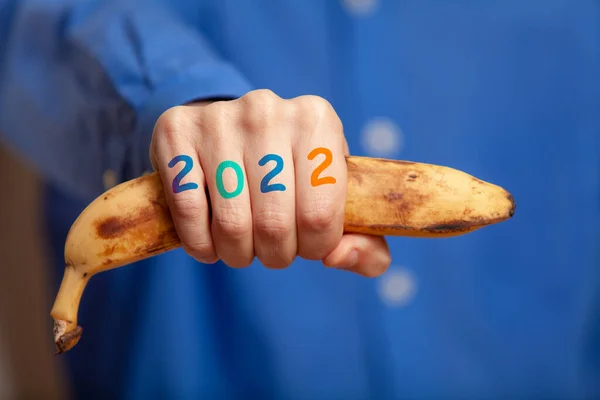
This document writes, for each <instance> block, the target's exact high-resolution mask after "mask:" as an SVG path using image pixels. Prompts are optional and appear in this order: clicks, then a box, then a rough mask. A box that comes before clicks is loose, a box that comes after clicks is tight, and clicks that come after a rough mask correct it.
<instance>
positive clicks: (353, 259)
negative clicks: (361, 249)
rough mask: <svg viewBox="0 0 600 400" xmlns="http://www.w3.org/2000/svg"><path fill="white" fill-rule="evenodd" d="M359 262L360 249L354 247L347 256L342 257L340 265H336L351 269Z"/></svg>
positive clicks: (340, 267)
mask: <svg viewBox="0 0 600 400" xmlns="http://www.w3.org/2000/svg"><path fill="white" fill-rule="evenodd" d="M356 264H358V250H356V249H352V250H351V251H350V253H348V255H346V257H344V258H343V259H342V261H341V262H340V263H339V265H336V268H339V269H350V268H354V267H355V266H356Z"/></svg>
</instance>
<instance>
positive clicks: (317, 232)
mask: <svg viewBox="0 0 600 400" xmlns="http://www.w3.org/2000/svg"><path fill="white" fill-rule="evenodd" d="M298 99H299V100H300V101H299V103H298V113H299V115H309V116H312V117H313V118H314V121H310V120H308V121H307V120H302V119H301V120H300V122H299V124H300V126H301V127H302V126H304V127H306V128H307V129H308V130H309V131H308V132H303V131H300V132H298V135H297V137H296V143H295V146H294V166H295V177H296V219H297V227H298V254H299V255H300V256H301V257H303V258H306V259H312V260H321V259H323V258H324V257H325V256H326V255H327V254H329V253H330V252H331V251H332V250H333V249H334V248H335V247H336V246H337V245H338V243H339V241H340V239H341V237H342V233H343V223H344V208H345V203H346V190H347V168H346V160H345V157H344V152H345V146H344V136H343V132H342V126H341V122H340V121H339V118H337V115H335V112H334V111H333V109H332V108H331V106H330V105H329V103H327V102H325V100H315V99H318V98H314V97H312V96H304V97H303V98H298ZM300 139H301V140H300Z"/></svg>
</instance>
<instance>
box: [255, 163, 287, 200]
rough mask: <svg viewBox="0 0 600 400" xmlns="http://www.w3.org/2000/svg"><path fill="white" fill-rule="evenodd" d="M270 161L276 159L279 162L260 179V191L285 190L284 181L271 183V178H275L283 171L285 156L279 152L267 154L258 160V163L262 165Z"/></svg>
mask: <svg viewBox="0 0 600 400" xmlns="http://www.w3.org/2000/svg"><path fill="white" fill-rule="evenodd" d="M269 161H275V162H276V163H277V164H276V165H275V168H273V169H272V170H271V171H270V172H269V173H268V174H267V175H265V176H264V178H262V181H260V191H261V192H263V193H269V192H274V191H280V192H284V191H285V189H286V188H285V185H284V184H282V183H272V184H270V185H269V182H270V181H271V179H273V178H275V177H276V176H277V175H278V174H279V173H281V171H283V158H281V156H278V155H277V154H267V155H266V156H264V157H263V158H261V159H260V160H259V161H258V165H260V166H261V167H263V166H265V165H266V164H267V163H268V162H269Z"/></svg>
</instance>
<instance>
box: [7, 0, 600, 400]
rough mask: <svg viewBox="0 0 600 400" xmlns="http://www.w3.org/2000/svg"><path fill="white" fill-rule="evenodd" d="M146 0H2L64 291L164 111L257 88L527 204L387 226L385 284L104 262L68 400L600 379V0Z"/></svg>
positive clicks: (11, 140) (254, 269)
mask: <svg viewBox="0 0 600 400" xmlns="http://www.w3.org/2000/svg"><path fill="white" fill-rule="evenodd" d="M138 3H139V2H136V1H129V0H127V1H121V0H115V1H108V0H105V1H82V0H78V1H75V0H72V1H71V0H53V1H49V0H27V1H25V0H22V1H14V0H8V1H7V0H4V1H0V132H2V140H3V141H4V142H5V143H7V144H8V145H9V146H10V147H11V148H13V149H15V150H16V151H17V152H19V154H21V155H22V156H23V157H24V158H26V159H27V160H28V161H29V162H30V163H31V165H33V166H34V167H35V168H36V169H37V171H39V172H40V173H41V174H43V176H44V177H45V180H46V185H47V192H46V197H45V199H46V201H45V206H46V208H45V215H46V217H47V218H46V227H47V232H48V237H49V238H50V240H51V245H52V246H51V248H52V249H53V251H54V266H55V267H56V272H57V274H56V275H57V281H56V286H55V288H56V289H58V279H59V278H60V276H61V275H60V273H61V270H62V266H63V259H62V254H63V253H62V251H63V246H64V240H65V237H66V233H67V231H68V229H69V227H70V225H71V223H72V222H73V221H74V219H75V218H76V217H77V215H78V213H79V212H80V211H81V210H82V209H83V207H85V205H86V204H87V203H88V202H89V201H91V200H92V199H93V198H94V197H95V196H97V195H99V194H100V193H101V192H102V191H103V190H104V189H105V186H103V177H106V176H110V175H111V174H113V175H114V176H115V177H116V181H117V182H121V181H124V180H126V179H131V178H134V177H136V176H139V175H141V174H142V173H143V172H144V171H147V170H150V164H149V160H148V146H149V141H150V138H151V134H152V128H153V124H154V122H155V121H156V118H158V116H159V115H160V114H161V113H162V112H163V111H165V110H166V109H167V108H169V107H171V106H174V105H178V104H182V103H185V102H188V101H191V100H195V99H204V98H235V97H238V96H241V95H243V94H244V93H246V92H248V91H249V90H252V89H255V88H269V89H272V90H273V91H275V92H276V93H277V94H279V95H280V96H282V97H293V96H298V95H302V94H316V95H320V96H323V97H325V98H326V99H328V100H329V101H330V102H331V103H332V104H333V106H334V107H335V109H336V110H337V112H338V114H339V116H340V118H341V119H342V121H343V123H344V128H345V134H346V136H347V138H348V141H349V145H350V150H351V153H352V154H355V155H366V156H375V157H386V158H394V159H406V160H413V161H422V162H430V163H435V164H442V165H448V166H452V167H455V168H458V169H461V170H464V171H467V172H469V173H471V174H473V175H475V176H477V177H479V178H481V179H484V180H486V181H490V182H493V183H496V184H499V185H501V186H503V187H505V188H506V189H507V190H509V191H510V192H511V193H512V194H513V195H514V196H515V198H516V201H517V205H518V207H517V213H516V215H515V217H514V218H513V219H512V220H510V221H508V222H505V223H502V224H499V225H495V226H491V227H488V228H485V229H482V230H480V231H477V232H474V233H471V234H468V235H465V236H461V237H457V238H451V239H440V240H427V239H411V238H390V239H389V243H390V248H391V251H392V257H393V263H392V266H391V268H390V270H389V271H388V272H387V273H386V274H385V275H383V276H382V277H380V278H377V279H365V278H361V277H358V276H354V275H351V274H347V273H344V272H340V271H332V270H328V269H326V268H324V267H323V266H322V265H321V264H320V263H318V262H310V261H305V260H297V261H296V262H295V263H294V264H293V265H292V267H290V268H288V269H287V270H285V271H271V270H267V269H265V268H263V267H262V266H261V265H260V264H259V263H258V262H255V263H254V264H253V265H252V266H251V267H250V268H247V269H243V270H232V269H230V268H227V267H226V266H224V265H223V264H220V263H218V264H215V265H199V264H198V263H196V262H195V261H193V260H192V259H191V258H189V257H188V256H186V255H185V253H184V252H183V251H181V250H177V251H173V252H170V253H167V254H164V255H161V256H159V257H155V258H152V259H149V260H146V261H143V262H139V263H137V264H134V265H132V266H127V267H124V268H121V269H118V270H114V271H109V272H105V273H102V274H100V275H98V276H96V277H94V278H93V279H92V281H91V283H90V285H89V286H88V288H87V289H86V292H85V293H84V296H83V300H82V306H81V309H80V324H81V325H82V326H83V328H84V335H83V338H82V340H81V342H80V343H79V345H78V346H77V347H76V348H75V349H73V350H72V351H71V352H69V353H67V354H65V355H64V356H62V360H64V361H65V362H67V364H68V366H69V368H70V369H69V371H70V372H71V377H72V378H73V383H74V386H75V390H76V394H78V395H79V396H81V398H96V397H101V398H127V399H149V398H178V399H180V398H181V399H182V398H199V397H202V398H210V399H234V398H235V399H237V398H249V396H256V398H261V399H283V398H285V399H399V398H440V397H443V398H458V397H460V398H464V397H472V398H484V397H485V398H498V399H500V398H508V397H519V398H524V397H529V398H532V397H535V398H540V397H545V398H548V397H553V398H557V397H558V398H583V397H587V398H591V397H597V396H600V260H599V252H598V246H599V244H600V225H599V222H600V220H599V215H600V193H599V182H600V176H599V172H600V136H599V128H600V119H599V118H598V117H599V110H600V108H599V106H600V104H599V101H598V100H599V96H598V95H599V88H600V87H599V83H600V82H599V80H598V74H599V68H598V67H599V59H598V55H599V50H600V49H599V42H598V38H599V37H600V36H599V35H598V21H597V15H598V3H597V2H595V1H591V0H590V1H585V0H581V1H577V2H574V1H570V0H532V1H527V2H524V1H520V0H504V1H486V2H483V1H460V2H458V1H456V2H442V1H419V2H417V1H414V2H409V1H399V0H352V1H351V0H328V1H323V0H286V1H278V0H261V1H252V2H250V1H242V0H226V1H225V0H212V1H211V0H180V1H168V0H164V1H158V0H157V1H146V2H144V3H143V4H138ZM107 171H108V172H110V174H108V175H107V174H106V172H107ZM5 190H9V188H5ZM49 334H50V332H49Z"/></svg>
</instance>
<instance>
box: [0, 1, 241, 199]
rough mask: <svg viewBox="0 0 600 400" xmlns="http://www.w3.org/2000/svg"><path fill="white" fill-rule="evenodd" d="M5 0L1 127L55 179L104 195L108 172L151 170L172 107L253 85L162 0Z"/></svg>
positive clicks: (122, 175)
mask: <svg viewBox="0 0 600 400" xmlns="http://www.w3.org/2000/svg"><path fill="white" fill-rule="evenodd" d="M138 3H139V2H134V1H129V0H125V1H123V0H114V1H113V0H106V1H82V0H52V1H49V0H22V1H17V0H9V1H8V3H6V2H4V3H2V0H0V27H3V28H0V30H4V31H5V32H0V33H2V34H0V132H1V135H2V140H3V141H4V142H5V143H6V144H8V145H9V147H11V148H13V149H14V150H16V151H17V152H18V153H19V154H21V155H22V156H23V157H24V158H25V159H26V160H28V161H29V162H30V163H31V164H32V165H33V167H34V168H35V169H36V170H37V171H38V172H39V173H41V174H42V175H43V176H44V177H45V178H46V179H50V180H52V181H54V182H55V183H57V184H58V185H60V186H61V187H64V188H65V189H66V190H69V191H71V192H73V193H75V194H77V195H81V196H86V197H89V196H96V195H98V194H100V193H101V192H102V191H103V190H104V187H103V184H102V176H103V173H104V172H105V171H107V170H112V171H114V172H115V173H116V174H117V177H118V180H119V181H123V180H126V179H130V178H133V177H136V176H139V175H141V174H142V173H143V172H144V171H146V170H150V169H151V165H150V161H149V157H148V151H149V144H150V139H151V136H152V130H153V127H154V123H155V121H156V120H157V118H158V117H159V116H160V115H161V114H162V112H164V111H165V110H167V109H168V108H170V107H173V106H176V105H180V104H184V103H188V102H191V101H196V100H202V99H211V98H236V97H239V96H241V95H243V94H245V93H246V92H248V91H249V90H251V87H250V84H249V83H248V82H247V81H246V80H245V79H244V77H242V76H241V75H240V74H239V72H238V71H236V70H235V68H233V67H232V66H231V65H229V64H228V63H227V62H226V61H224V60H222V59H220V58H219V56H218V54H216V52H215V51H214V50H213V49H211V46H210V44H209V43H208V42H207V40H206V38H205V37H203V36H202V34H201V33H200V32H198V31H197V30H195V29H193V28H190V27H186V26H185V25H184V24H183V23H182V22H181V21H180V20H179V19H178V17H177V15H176V14H175V13H170V12H169V11H170V10H169V9H165V8H161V7H160V6H159V5H158V4H157V3H156V2H152V1H146V2H144V4H143V5H142V6H141V7H136V4H138Z"/></svg>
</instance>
